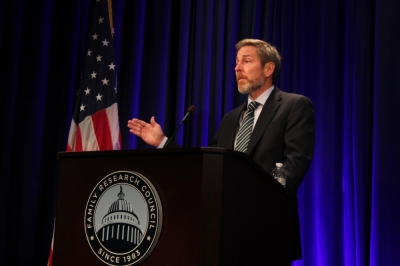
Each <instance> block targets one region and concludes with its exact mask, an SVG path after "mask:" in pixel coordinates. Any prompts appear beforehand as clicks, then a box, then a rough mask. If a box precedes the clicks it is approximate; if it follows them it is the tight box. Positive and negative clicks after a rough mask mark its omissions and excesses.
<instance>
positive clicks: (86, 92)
mask: <svg viewBox="0 0 400 266" xmlns="http://www.w3.org/2000/svg"><path fill="white" fill-rule="evenodd" d="M95 1H96V3H95V7H94V14H93V17H92V21H91V27H90V36H89V38H88V41H87V47H88V49H87V51H86V56H85V62H84V67H83V72H82V76H81V81H80V85H79V90H78V95H77V99H76V103H75V108H74V114H73V117H72V121H71V127H70V130H69V136H68V145H67V151H96V150H119V149H121V134H120V130H119V122H118V103H117V72H116V71H117V68H116V65H115V64H116V61H115V50H114V41H113V35H114V29H113V26H112V11H111V10H112V9H111V6H112V5H111V0H95Z"/></svg>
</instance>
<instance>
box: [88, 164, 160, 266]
mask: <svg viewBox="0 0 400 266" xmlns="http://www.w3.org/2000/svg"><path fill="white" fill-rule="evenodd" d="M84 224H85V233H86V238H87V240H88V243H89V245H90V247H91V249H92V250H93V252H94V253H95V254H96V256H97V257H98V258H99V259H100V260H101V261H103V262H104V263H106V264H108V265H135V264H138V263H139V262H141V261H143V260H144V259H145V258H146V257H148V256H149V255H150V254H151V252H152V251H153V249H154V248H155V246H156V244H157V241H158V238H159V236H160V232H161V227H162V208H161V202H160V198H159V196H158V193H157V191H156V189H155V188H154V186H153V185H152V184H151V182H150V181H149V180H148V179H147V178H146V177H145V176H143V175H142V174H139V173H137V172H131V171H118V172H114V173H111V174H109V175H107V176H106V177H104V178H103V179H102V180H100V182H99V183H98V184H97V185H96V186H95V188H94V189H93V191H92V193H91V194H90V196H89V199H88V202H87V204H86V209H85V221H84Z"/></svg>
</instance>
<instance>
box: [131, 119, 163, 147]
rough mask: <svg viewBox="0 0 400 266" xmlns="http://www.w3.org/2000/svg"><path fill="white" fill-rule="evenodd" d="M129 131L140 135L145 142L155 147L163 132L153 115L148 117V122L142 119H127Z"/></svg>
mask: <svg viewBox="0 0 400 266" xmlns="http://www.w3.org/2000/svg"><path fill="white" fill-rule="evenodd" d="M128 128H129V129H130V130H129V132H131V133H132V134H134V135H136V136H138V137H140V138H141V139H142V140H143V141H144V142H146V143H147V144H149V145H151V146H154V147H157V146H158V145H160V143H161V141H162V140H163V139H164V137H165V136H164V133H163V131H162V128H161V126H160V125H159V124H157V122H156V120H155V119H154V116H152V117H151V119H150V124H149V123H146V122H144V121H142V120H139V119H136V118H133V119H132V120H128Z"/></svg>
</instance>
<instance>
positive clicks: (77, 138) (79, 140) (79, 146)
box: [74, 125, 83, 151]
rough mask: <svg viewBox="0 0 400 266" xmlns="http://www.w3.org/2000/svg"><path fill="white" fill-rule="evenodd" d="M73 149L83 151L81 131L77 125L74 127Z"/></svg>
mask: <svg viewBox="0 0 400 266" xmlns="http://www.w3.org/2000/svg"><path fill="white" fill-rule="evenodd" d="M74 151H83V143H82V132H81V127H80V126H79V125H78V127H77V128H76V134H75V149H74Z"/></svg>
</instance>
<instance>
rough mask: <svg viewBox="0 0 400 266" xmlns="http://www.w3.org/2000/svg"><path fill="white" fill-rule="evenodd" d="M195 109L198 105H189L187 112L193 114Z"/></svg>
mask: <svg viewBox="0 0 400 266" xmlns="http://www.w3.org/2000/svg"><path fill="white" fill-rule="evenodd" d="M194 111H196V106H194V105H191V106H189V108H188V109H187V111H186V112H187V113H190V114H193V113H194Z"/></svg>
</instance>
